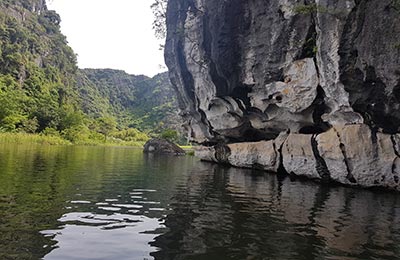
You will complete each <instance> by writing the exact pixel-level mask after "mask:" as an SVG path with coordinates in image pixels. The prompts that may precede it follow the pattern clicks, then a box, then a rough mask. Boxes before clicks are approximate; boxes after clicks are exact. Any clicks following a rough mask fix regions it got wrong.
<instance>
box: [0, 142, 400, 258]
mask: <svg viewBox="0 0 400 260" xmlns="http://www.w3.org/2000/svg"><path fill="white" fill-rule="evenodd" d="M0 259H1V260H7V259H18V260H20V259H46V260H75V259H76V260H78V259H79V260H90V259H93V260H100V259H101V260H125V259H126V260H128V259H129V260H144V259H162V260H169V259H178V260H179V259H206V260H212V259H216V260H221V259H238V260H250V259H251V260H253V259H296V260H297V259H300V260H302V259H304V260H312V259H338V260H339V259H340V260H342V259H362V260H368V259H400V195H399V194H396V193H384V192H372V191H368V190H358V189H351V188H344V187H330V188H329V187H324V186H320V185H318V184H315V183H312V182H304V181H303V182H302V181H298V180H296V181H294V180H290V179H289V178H286V179H283V180H278V179H277V177H276V176H275V175H270V174H264V173H261V172H255V171H251V170H243V169H234V168H224V167H221V166H217V165H213V164H208V163H202V162H199V161H198V160H196V159H195V158H194V157H190V156H187V157H168V156H161V157H157V156H156V157H155V156H147V155H144V154H143V153H142V151H141V150H138V149H129V148H104V147H74V146H72V147H56V146H43V147H41V146H33V145H32V146H26V145H24V146H16V145H1V144H0Z"/></svg>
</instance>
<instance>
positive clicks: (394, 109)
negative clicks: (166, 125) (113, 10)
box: [165, 0, 400, 188]
mask: <svg viewBox="0 0 400 260" xmlns="http://www.w3.org/2000/svg"><path fill="white" fill-rule="evenodd" d="M397 2H398V1H393V0H368V1H367V0H359V1H356V0H338V1H331V0H306V1H300V0H276V1H263V0H255V1H241V0H230V1H214V0H169V4H168V12H167V27H168V28H167V29H168V35H167V42H166V52H165V58H166V64H167V66H168V68H169V71H170V78H171V81H172V83H173V85H174V86H175V88H176V90H177V92H178V94H179V101H180V106H181V109H182V111H183V113H182V116H183V117H184V119H185V120H186V121H187V122H188V126H189V128H190V129H191V135H192V139H193V141H195V142H198V143H202V144H205V145H215V144H219V146H218V147H219V148H218V149H216V148H215V149H214V148H209V149H208V150H207V149H206V150H203V155H206V154H208V155H207V156H208V157H209V158H212V160H216V161H221V160H219V159H218V158H217V157H218V156H217V157H215V155H221V156H222V157H221V158H223V161H224V163H229V164H232V165H235V166H239V167H254V165H256V166H257V167H259V168H263V169H266V170H275V169H277V165H276V163H277V162H278V166H280V167H285V168H286V171H288V172H289V173H292V172H293V173H294V174H297V175H304V176H307V177H310V178H317V179H321V180H323V181H337V182H340V183H345V184H349V185H363V186H368V187H370V186H379V185H380V186H384V187H390V188H396V187H397V181H398V180H397V179H398V177H397V171H398V170H397V169H398V166H397V164H398V156H397V155H398V154H399V153H398V148H394V146H398V141H397V135H396V134H397V133H398V132H399V127H400V5H399V3H397ZM282 133H290V134H289V136H288V137H287V139H286V140H285V142H284V143H283V146H281V147H280V148H281V149H280V151H279V152H278V153H277V154H276V155H275V156H276V157H277V158H275V157H274V156H273V154H274V153H272V152H265V151H272V150H274V151H275V153H276V151H277V148H276V147H277V146H276V144H275V142H276V138H277V137H278V136H281V135H282ZM258 142H259V143H258ZM232 143H240V144H235V145H233V144H232ZM267 144H268V145H271V144H275V148H274V149H272V150H271V148H266V147H264V148H263V149H264V152H260V151H261V150H262V149H261V148H260V147H263V146H266V145H267ZM221 147H225V148H226V150H224V149H225V148H224V149H222V148H221ZM228 148H229V149H230V150H229V149H228ZM221 149H222V150H221ZM228 152H229V153H228ZM264 153H266V154H264ZM210 154H214V155H210ZM213 156H214V157H213ZM263 156H265V158H264V157H263ZM242 157H243V158H245V159H241V158H242ZM278 157H279V158H278ZM261 158H264V159H261ZM259 161H261V164H260V163H259ZM396 180H397V181H396Z"/></svg>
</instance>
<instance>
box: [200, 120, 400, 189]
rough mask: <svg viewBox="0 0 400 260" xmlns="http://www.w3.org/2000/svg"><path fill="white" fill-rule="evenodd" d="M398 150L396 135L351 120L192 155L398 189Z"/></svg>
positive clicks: (306, 175)
mask: <svg viewBox="0 0 400 260" xmlns="http://www.w3.org/2000/svg"><path fill="white" fill-rule="evenodd" d="M399 151H400V135H398V134H396V135H389V134H383V133H379V132H374V131H372V130H371V129H370V128H369V127H368V126H367V125H365V124H355V125H345V126H338V127H332V128H331V129H330V130H329V131H327V132H324V133H321V134H313V135H311V134H281V135H280V136H279V137H278V138H276V139H275V140H270V141H260V142H244V143H234V144H227V145H216V146H213V147H201V148H198V149H197V150H196V156H197V157H199V158H200V159H201V160H204V161H211V162H217V163H224V164H229V165H232V166H235V167H242V168H257V169H261V170H265V171H270V172H278V170H283V171H285V172H287V173H289V174H291V175H296V176H303V177H307V178H310V179H318V180H321V181H322V182H337V183H341V184H345V185H351V186H360V187H368V188H369V187H380V188H387V189H392V190H400V153H399Z"/></svg>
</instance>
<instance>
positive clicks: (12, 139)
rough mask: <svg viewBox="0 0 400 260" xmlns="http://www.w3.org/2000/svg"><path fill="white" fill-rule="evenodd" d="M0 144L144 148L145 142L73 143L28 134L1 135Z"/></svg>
mask: <svg viewBox="0 0 400 260" xmlns="http://www.w3.org/2000/svg"><path fill="white" fill-rule="evenodd" d="M0 143H7V144H26V143H34V144H42V145H93V146H94V145H99V146H132V147H143V145H144V143H145V141H124V140H121V139H116V138H107V139H106V141H104V140H96V139H95V140H93V139H87V140H79V141H75V142H71V141H69V140H66V139H64V138H62V137H61V136H52V135H43V134H27V133H8V132H6V133H0Z"/></svg>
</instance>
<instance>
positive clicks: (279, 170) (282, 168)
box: [273, 137, 289, 176]
mask: <svg viewBox="0 0 400 260" xmlns="http://www.w3.org/2000/svg"><path fill="white" fill-rule="evenodd" d="M286 140H287V137H286V138H285V140H283V141H282V143H281V144H280V146H279V148H278V149H277V148H276V143H275V141H276V139H275V141H274V143H273V146H274V150H275V154H276V156H277V157H278V158H279V162H278V163H279V165H278V168H277V175H278V176H287V175H289V173H288V172H287V170H286V169H285V166H284V165H283V153H282V150H283V146H284V145H285V143H286Z"/></svg>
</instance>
